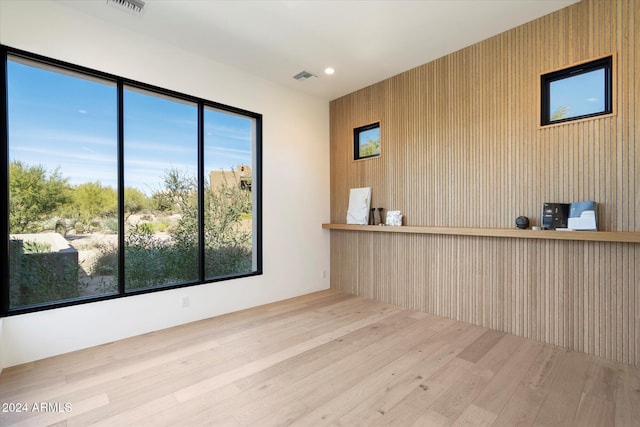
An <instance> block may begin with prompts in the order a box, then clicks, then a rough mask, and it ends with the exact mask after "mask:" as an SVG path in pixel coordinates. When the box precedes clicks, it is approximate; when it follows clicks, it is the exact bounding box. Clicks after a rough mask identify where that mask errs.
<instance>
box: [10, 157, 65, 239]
mask: <svg viewBox="0 0 640 427" xmlns="http://www.w3.org/2000/svg"><path fill="white" fill-rule="evenodd" d="M70 200H71V187H70V186H69V184H68V181H67V179H66V178H62V176H61V175H60V171H59V169H56V170H55V171H53V172H52V173H47V171H46V169H45V168H44V167H43V166H41V165H37V166H29V165H26V164H24V163H22V162H20V161H13V162H11V163H10V164H9V231H10V232H11V233H25V232H34V231H38V229H39V225H38V222H40V221H42V220H44V219H46V218H47V217H48V216H51V215H53V214H54V213H55V212H56V211H57V210H58V209H61V208H62V207H63V205H65V204H66V203H68V202H69V201H70Z"/></svg>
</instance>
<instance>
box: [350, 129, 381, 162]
mask: <svg viewBox="0 0 640 427" xmlns="http://www.w3.org/2000/svg"><path fill="white" fill-rule="evenodd" d="M372 129H378V132H380V122H375V123H371V124H368V125H365V126H360V127H357V128H354V129H353V160H354V161H355V160H365V159H374V158H376V157H380V155H381V154H382V137H381V138H380V139H381V141H380V144H381V146H380V151H379V152H378V153H376V154H370V155H368V156H361V155H360V134H361V133H363V132H366V131H368V130H372Z"/></svg>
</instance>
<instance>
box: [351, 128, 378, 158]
mask: <svg viewBox="0 0 640 427" xmlns="http://www.w3.org/2000/svg"><path fill="white" fill-rule="evenodd" d="M379 156H380V122H378V123H372V124H370V125H366V126H361V127H358V128H355V129H354V130H353V160H362V159H368V158H371V157H379Z"/></svg>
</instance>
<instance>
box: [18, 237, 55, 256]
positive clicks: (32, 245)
mask: <svg viewBox="0 0 640 427" xmlns="http://www.w3.org/2000/svg"><path fill="white" fill-rule="evenodd" d="M22 251H23V253H25V254H44V253H47V252H51V244H49V243H47V242H36V241H30V240H26V241H24V242H22Z"/></svg>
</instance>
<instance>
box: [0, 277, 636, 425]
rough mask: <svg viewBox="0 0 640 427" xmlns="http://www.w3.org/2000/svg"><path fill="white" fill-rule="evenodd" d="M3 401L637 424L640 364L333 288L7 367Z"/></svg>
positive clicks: (228, 419)
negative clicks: (501, 331) (636, 364)
mask: <svg viewBox="0 0 640 427" xmlns="http://www.w3.org/2000/svg"><path fill="white" fill-rule="evenodd" d="M0 402H2V404H3V406H4V407H3V408H2V409H7V407H6V405H8V404H9V403H14V404H15V403H20V404H26V405H27V412H22V413H16V412H2V413H0V425H2V426H13V425H34V426H46V425H57V426H65V425H66V426H86V425H90V424H97V425H112V426H121V425H142V426H147V425H148V426H154V427H155V426H201V425H214V426H217V425H222V426H226V425H231V426H233V425H247V426H271V425H290V424H292V425H298V426H313V425H341V426H369V425H399V426H440V425H495V426H512V425H557V426H565V425H578V426H588V425H594V426H613V425H616V426H632V425H638V422H639V421H640V369H639V368H637V367H632V366H629V365H623V364H618V363H615V362H611V361H607V360H604V359H599V358H597V357H594V356H589V355H586V354H582V353H575V352H569V351H566V350H563V349H561V348H558V347H554V346H551V345H547V344H543V343H540V342H536V341H531V340H527V339H523V338H519V337H516V336H513V335H508V334H504V333H500V332H496V331H492V330H488V329H486V328H482V327H479V326H473V325H469V324H465V323H460V322H456V321H453V320H450V319H445V318H441V317H435V316H431V315H428V314H424V313H420V312H415V311H412V310H407V309H403V308H400V307H397V306H393V305H389V304H383V303H380V302H376V301H373V300H370V299H366V298H362V297H356V296H352V295H349V294H345V293H341V292H338V291H331V290H329V291H323V292H319V293H314V294H311V295H306V296H303V297H299V298H294V299H291V300H287V301H283V302H278V303H274V304H270V305H266V306H262V307H257V308H253V309H250V310H245V311H241V312H237V313H232V314H228V315H224V316H219V317H216V318H212V319H208V320H203V321H200V322H196V323H192V324H189V325H183V326H180V327H175V328H171V329H167V330H163V331H158V332H153V333H149V334H145V335H142V336H138V337H134V338H130V339H126V340H122V341H118V342H114V343H110V344H105V345H102V346H98V347H94V348H90V349H86V350H81V351H77V352H73V353H69V354H65V355H62V356H57V357H52V358H49V359H45V360H41V361H37V362H34V363H29V364H25V365H21V366H16V367H11V368H6V369H5V370H4V371H3V372H2V374H0ZM41 402H46V403H48V404H50V407H49V408H48V409H50V410H53V411H42V412H41V411H34V410H33V405H34V404H39V403H41ZM56 404H58V406H59V408H56V406H55V405H56ZM65 404H69V405H70V407H69V406H67V407H65V406H64V405H65ZM14 409H15V408H14ZM55 409H60V411H55ZM65 409H69V411H68V412H66V411H65Z"/></svg>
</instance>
